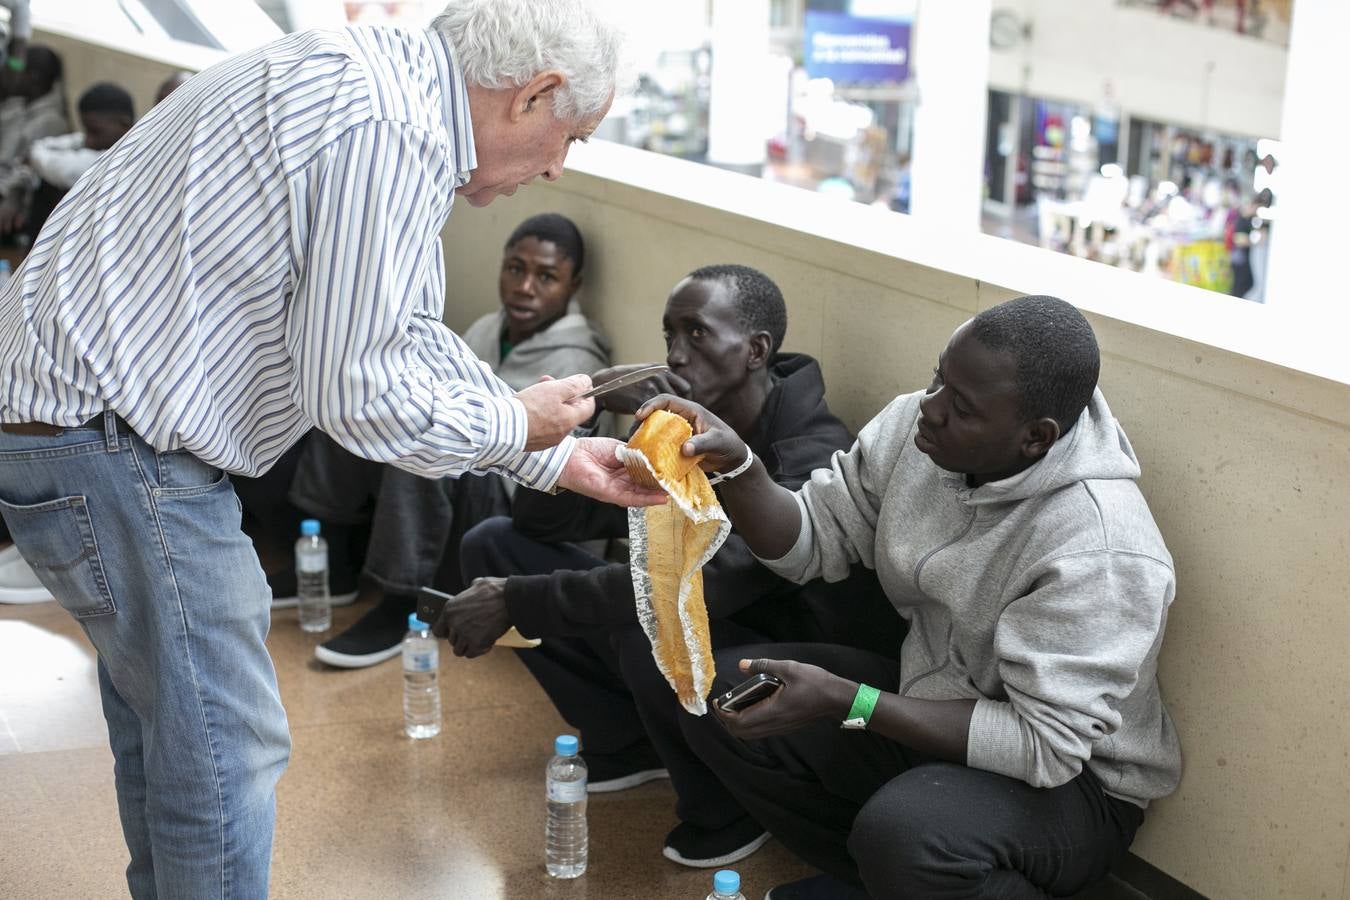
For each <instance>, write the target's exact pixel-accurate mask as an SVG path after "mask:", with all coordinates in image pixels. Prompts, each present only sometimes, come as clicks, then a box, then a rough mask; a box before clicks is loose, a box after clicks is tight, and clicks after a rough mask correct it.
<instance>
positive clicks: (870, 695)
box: [839, 682, 881, 729]
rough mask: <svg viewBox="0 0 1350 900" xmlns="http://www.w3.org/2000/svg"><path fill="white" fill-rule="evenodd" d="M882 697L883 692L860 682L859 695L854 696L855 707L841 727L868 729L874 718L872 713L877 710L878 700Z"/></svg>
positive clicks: (853, 706)
mask: <svg viewBox="0 0 1350 900" xmlns="http://www.w3.org/2000/svg"><path fill="white" fill-rule="evenodd" d="M880 696H881V691H879V690H877V689H876V688H874V687H872V686H871V685H870V684H862V683H861V682H859V684H858V693H856V694H854V695H853V705H852V706H850V707H849V710H848V716H847V717H846V718H845V719H844V721H843V723H842V724H841V725H840V726H839V727H840V728H857V729H862V728H866V727H867V723H868V722H869V721H870V720H871V718H872V711H873V710H874V709H876V708H877V698H878V697H880Z"/></svg>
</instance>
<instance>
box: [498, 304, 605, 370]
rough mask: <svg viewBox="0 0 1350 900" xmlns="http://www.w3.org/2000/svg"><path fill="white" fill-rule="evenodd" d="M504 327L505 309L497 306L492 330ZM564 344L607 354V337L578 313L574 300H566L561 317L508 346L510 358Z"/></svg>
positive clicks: (545, 351)
mask: <svg viewBox="0 0 1350 900" xmlns="http://www.w3.org/2000/svg"><path fill="white" fill-rule="evenodd" d="M505 327H506V312H505V310H499V311H498V313H497V329H496V333H497V334H499V335H500V334H502V332H503V330H504V329H505ZM568 348H570V349H574V350H582V351H586V352H589V353H594V354H595V355H597V356H600V357H602V358H605V359H608V358H609V355H610V345H609V341H608V340H607V339H606V338H605V336H604V335H602V334H601V333H600V332H599V331H597V330H596V328H595V326H594V325H592V324H591V321H590V320H589V319H587V318H586V317H585V316H584V315H582V314H581V304H579V303H577V301H575V300H569V301H568V303H567V312H565V313H563V315H562V318H560V319H558V320H557V321H556V322H554V323H553V324H552V325H550V326H548V327H547V328H545V329H543V330H542V331H538V332H535V333H534V334H532V335H530V336H529V337H528V338H526V339H525V340H523V341H521V342H520V343H519V344H518V345H516V346H515V347H513V348H511V358H512V359H513V360H527V359H530V358H531V357H535V356H543V355H546V354H550V353H553V352H555V351H557V350H560V349H568Z"/></svg>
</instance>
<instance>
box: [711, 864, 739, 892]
mask: <svg viewBox="0 0 1350 900" xmlns="http://www.w3.org/2000/svg"><path fill="white" fill-rule="evenodd" d="M740 889H741V876H740V875H737V874H736V872H735V871H733V870H731V869H723V870H722V871H720V872H718V873H717V874H716V875H714V876H713V890H714V891H717V893H719V894H734V893H736V892H737V891H739V890H740Z"/></svg>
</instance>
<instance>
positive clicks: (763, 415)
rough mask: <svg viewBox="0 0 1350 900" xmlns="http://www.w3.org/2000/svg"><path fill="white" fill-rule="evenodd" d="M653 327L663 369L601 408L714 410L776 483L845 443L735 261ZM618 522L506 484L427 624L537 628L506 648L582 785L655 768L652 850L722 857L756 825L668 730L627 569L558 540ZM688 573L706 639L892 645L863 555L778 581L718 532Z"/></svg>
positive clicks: (753, 282) (471, 638)
mask: <svg viewBox="0 0 1350 900" xmlns="http://www.w3.org/2000/svg"><path fill="white" fill-rule="evenodd" d="M662 328H663V330H664V332H665V337H666V347H667V356H666V361H667V364H668V365H669V366H670V369H671V375H670V376H669V377H668V378H666V379H663V380H661V381H659V382H646V383H644V384H643V385H640V386H638V387H637V389H624V390H623V391H616V392H614V393H611V394H609V395H605V396H604V397H603V400H604V402H605V405H606V407H607V408H609V409H610V410H612V411H614V412H617V413H621V414H624V413H631V412H632V411H633V410H634V409H636V408H637V406H638V405H640V404H641V402H642V401H643V400H645V399H646V397H647V396H650V395H651V394H653V393H655V392H656V391H659V390H670V391H673V392H676V393H679V394H681V395H683V396H686V397H689V398H690V399H693V400H696V401H697V402H699V403H701V404H703V405H704V406H706V407H708V408H709V409H714V410H717V414H718V415H719V417H721V418H723V420H724V421H726V422H727V423H728V424H731V426H732V427H733V428H735V429H736V431H737V433H738V434H740V435H741V436H742V438H743V439H744V440H745V441H746V443H747V444H749V446H750V448H751V449H752V450H753V451H754V452H755V454H756V455H757V456H758V457H759V458H760V459H762V460H764V462H765V465H766V466H767V467H768V469H769V471H770V473H771V475H772V477H773V478H774V480H775V481H777V482H778V483H779V484H782V485H783V486H784V487H787V488H789V489H791V490H795V489H797V488H798V487H800V486H801V485H802V483H803V482H804V481H805V480H806V479H807V478H808V477H809V475H810V473H811V471H812V470H813V469H816V468H819V467H821V466H824V465H827V464H828V462H829V459H830V457H831V456H832V455H833V454H834V453H835V451H839V450H847V449H848V448H849V447H850V446H851V445H852V444H853V435H852V434H851V433H850V432H849V430H848V428H847V427H845V425H844V424H843V423H842V422H841V421H839V419H838V418H836V417H835V416H834V414H833V413H831V412H830V410H829V407H828V406H826V403H825V384H824V381H823V379H822V377H821V372H820V367H819V365H818V364H817V363H816V361H815V360H814V359H812V358H811V357H809V356H806V355H804V354H797V353H779V352H778V350H779V346H780V345H781V344H782V341H783V336H784V333H785V332H786V330H787V313H786V307H785V305H784V302H783V297H782V294H781V293H780V291H779V290H778V287H777V285H775V284H774V283H773V281H771V280H770V279H769V278H768V277H767V276H765V275H764V274H763V273H761V272H758V271H756V270H754V269H751V268H748V267H745V266H709V267H705V268H702V269H699V270H697V271H695V272H693V273H691V274H690V275H689V276H688V277H687V278H685V279H684V280H682V281H681V282H680V283H679V284H677V285H676V286H675V289H674V291H673V292H672V293H671V295H670V298H669V300H668V301H667V303H666V309H665V314H664V316H663V318H662ZM628 368H630V367H620V368H618V369H614V370H609V371H608V372H605V373H599V374H597V375H596V376H595V377H594V379H593V380H594V381H595V382H596V383H597V384H599V383H601V382H602V381H605V380H608V379H609V378H612V377H616V376H617V375H619V374H623V372H624V371H626V370H627V369H628ZM627 531H628V520H627V515H626V511H625V510H624V509H623V508H621V507H616V506H611V505H607V504H601V503H596V502H594V501H591V500H589V499H588V498H585V497H582V496H580V495H576V494H561V495H557V496H548V495H545V494H541V493H538V492H535V491H520V492H518V493H517V497H516V501H515V508H514V512H513V519H506V518H498V519H491V520H488V521H487V522H484V523H483V524H481V525H479V526H478V527H477V528H475V529H473V530H472V531H470V532H469V533H468V535H466V536H465V538H464V542H463V544H462V546H461V550H460V553H461V565H462V569H463V573H464V577H465V580H466V581H467V580H470V579H473V578H481V579H482V580H479V581H477V582H476V583H474V584H473V586H472V587H470V588H469V589H468V590H466V591H464V592H463V593H461V594H460V595H459V596H458V597H457V598H456V599H455V600H454V601H452V602H451V603H450V604H448V605H447V607H446V612H445V614H444V615H443V616H442V617H441V620H440V621H439V622H438V623H437V626H436V631H437V633H438V634H441V635H444V636H447V637H449V639H450V641H451V642H452V644H453V645H454V650H455V653H456V654H458V655H461V656H476V655H478V654H480V653H483V652H486V651H487V650H488V649H489V648H490V647H491V646H492V642H493V641H494V640H495V639H496V638H497V637H499V636H500V635H501V634H503V633H504V632H505V631H506V630H507V628H509V627H510V626H512V625H514V626H515V627H516V628H517V630H519V631H520V632H521V633H522V634H523V635H525V636H527V637H539V638H543V643H542V644H541V645H540V646H539V647H538V648H536V649H532V650H525V651H522V652H521V653H520V658H521V659H522V660H523V661H524V662H525V665H526V667H527V668H529V670H530V672H531V673H532V674H533V675H534V676H535V678H536V679H538V681H539V683H540V684H541V685H542V686H543V688H544V690H545V691H546V692H547V693H548V694H549V696H550V698H551V699H552V700H553V702H554V704H555V705H556V706H557V707H558V710H559V712H560V713H561V714H562V716H563V718H564V719H566V720H567V721H568V722H569V723H571V724H572V725H573V726H574V727H576V728H578V729H579V730H580V732H581V736H582V744H583V746H584V747H585V750H584V751H583V753H582V755H583V757H584V758H585V759H586V762H587V764H588V766H589V767H590V775H591V781H590V790H591V791H592V792H602V791H612V790H621V789H624V788H628V787H633V786H635V785H637V784H641V783H642V782H644V781H648V780H651V779H653V778H659V777H664V776H665V775H666V774H667V773H668V774H669V777H670V778H671V781H672V784H673V786H674V788H675V791H676V794H677V798H678V799H677V805H676V812H677V815H678V816H679V818H680V824H679V825H677V826H676V828H675V829H674V830H673V831H672V832H671V833H670V834H669V835H668V836H667V837H666V842H665V849H664V851H663V852H664V854H665V856H666V857H668V858H669V859H672V860H674V861H675V862H679V863H682V864H684V865H689V866H696V867H714V866H724V865H728V864H730V863H732V862H734V861H736V860H738V859H742V858H744V857H746V856H748V855H749V854H750V853H753V852H754V851H755V850H756V849H758V848H759V847H760V846H761V845H762V844H763V843H764V841H765V840H766V839H767V834H766V833H765V830H764V829H763V828H762V827H761V826H760V825H759V824H758V823H757V822H755V821H754V820H753V819H751V818H750V817H749V816H748V815H747V814H746V813H745V811H744V810H743V809H742V808H741V807H740V805H739V804H738V803H737V802H736V801H735V799H734V798H733V797H732V796H731V794H730V793H729V792H728V791H727V790H726V788H725V787H724V786H723V785H722V783H721V782H720V781H719V780H718V778H717V776H716V774H715V773H713V772H711V771H710V770H708V768H707V767H706V766H704V765H703V764H702V763H701V762H700V761H699V760H698V759H697V757H695V756H694V755H693V753H692V752H691V751H690V750H689V747H688V745H687V744H686V742H685V740H684V738H683V736H682V733H681V731H680V725H679V717H680V716H686V715H688V713H686V712H685V711H684V710H683V709H681V708H680V705H679V702H678V701H677V699H676V697H675V694H674V692H673V691H672V690H671V688H670V686H669V684H667V683H666V681H665V679H664V677H663V676H662V675H661V674H660V672H659V671H658V670H657V668H656V665H655V662H654V661H653V659H652V651H651V645H650V643H649V642H648V640H647V637H646V635H645V634H644V633H643V631H642V629H641V628H640V627H639V625H638V621H637V613H636V607H635V601H634V597H633V582H632V575H631V573H630V571H629V568H628V566H627V565H624V564H612V563H607V562H606V561H605V560H603V559H601V558H599V557H597V556H594V555H593V554H590V553H588V552H586V551H585V550H583V549H581V548H579V547H576V546H575V545H573V544H571V543H568V542H571V541H584V540H590V539H594V538H609V537H624V536H626V535H627ZM502 576H507V577H502ZM703 579H704V597H705V601H706V603H707V607H708V618H709V625H710V631H711V635H712V642H713V646H714V648H719V647H727V646H734V645H735V644H737V643H745V642H747V641H748V640H749V639H750V638H751V636H756V639H757V640H762V641H771V642H784V641H820V642H824V643H839V644H848V645H850V646H854V647H865V648H877V649H881V648H887V647H890V648H893V647H895V646H896V643H895V642H896V641H898V640H899V638H900V634H901V631H900V629H901V625H900V620H899V617H898V616H897V615H896V613H895V611H894V609H893V608H892V607H891V606H890V604H889V603H888V602H887V601H886V600H885V597H884V595H883V594H882V593H881V590H880V587H879V585H878V583H877V581H876V578H875V576H874V575H872V573H870V572H867V571H866V570H864V569H862V568H861V567H858V568H857V569H855V571H854V573H853V575H852V576H851V577H849V578H848V579H846V580H845V581H842V582H837V583H834V584H826V583H824V582H823V581H817V582H813V583H810V584H806V585H797V584H792V583H791V582H788V581H787V580H785V579H783V578H780V577H778V576H777V575H775V574H773V573H772V572H770V571H769V570H768V569H766V568H765V567H764V566H763V565H761V564H760V563H759V562H758V561H757V560H756V559H755V558H754V557H753V556H752V555H751V553H750V551H749V550H748V549H747V547H746V545H745V543H744V541H743V540H741V538H740V537H739V536H738V535H737V534H736V533H735V532H734V531H733V532H732V534H731V535H730V537H728V539H727V541H726V542H725V543H724V544H723V545H722V547H721V549H719V550H718V552H717V554H716V555H715V556H714V557H713V558H712V560H711V561H710V562H709V563H708V565H707V566H705V568H704V570H703Z"/></svg>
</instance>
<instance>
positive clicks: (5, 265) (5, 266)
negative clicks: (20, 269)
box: [0, 259, 14, 291]
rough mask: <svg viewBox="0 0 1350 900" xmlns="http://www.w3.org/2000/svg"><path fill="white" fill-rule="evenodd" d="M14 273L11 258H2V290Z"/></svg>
mask: <svg viewBox="0 0 1350 900" xmlns="http://www.w3.org/2000/svg"><path fill="white" fill-rule="evenodd" d="M13 274H14V273H13V272H12V271H11V270H10V268H9V260H7V259H0V291H3V290H4V289H5V285H7V284H9V276H11V275H13Z"/></svg>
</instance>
